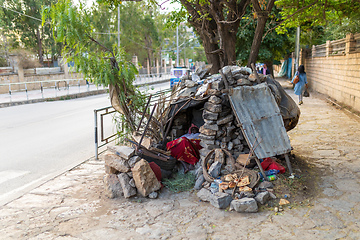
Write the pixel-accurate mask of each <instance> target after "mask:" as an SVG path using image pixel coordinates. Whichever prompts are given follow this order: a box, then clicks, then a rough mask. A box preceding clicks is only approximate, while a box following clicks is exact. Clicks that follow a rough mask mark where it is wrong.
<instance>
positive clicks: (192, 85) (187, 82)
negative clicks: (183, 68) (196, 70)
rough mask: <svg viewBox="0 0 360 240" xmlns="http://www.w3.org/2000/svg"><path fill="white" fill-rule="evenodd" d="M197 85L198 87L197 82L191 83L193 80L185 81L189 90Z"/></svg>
mask: <svg viewBox="0 0 360 240" xmlns="http://www.w3.org/2000/svg"><path fill="white" fill-rule="evenodd" d="M196 85H198V84H197V83H196V82H194V81H191V80H186V81H185V86H186V87H187V88H192V87H195V86H196Z"/></svg>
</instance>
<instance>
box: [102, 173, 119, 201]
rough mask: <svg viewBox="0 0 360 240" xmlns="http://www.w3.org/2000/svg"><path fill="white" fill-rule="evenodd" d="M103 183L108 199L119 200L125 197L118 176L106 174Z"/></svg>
mask: <svg viewBox="0 0 360 240" xmlns="http://www.w3.org/2000/svg"><path fill="white" fill-rule="evenodd" d="M103 181H104V187H105V195H106V196H107V197H108V198H117V197H121V196H123V191H122V188H121V184H120V182H119V179H118V177H117V176H116V174H105V176H104V179H103Z"/></svg>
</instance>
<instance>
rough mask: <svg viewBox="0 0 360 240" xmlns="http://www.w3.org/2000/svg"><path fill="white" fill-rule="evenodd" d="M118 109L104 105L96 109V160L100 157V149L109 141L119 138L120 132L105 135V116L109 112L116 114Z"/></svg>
mask: <svg viewBox="0 0 360 240" xmlns="http://www.w3.org/2000/svg"><path fill="white" fill-rule="evenodd" d="M116 113H117V111H116V110H115V109H114V108H113V107H112V106H109V107H104V108H100V109H95V110H94V124H95V160H98V159H99V149H100V148H101V147H103V146H105V145H107V144H108V143H111V142H113V141H115V140H116V139H117V136H118V134H117V133H113V134H111V135H109V136H105V133H104V116H106V115H109V114H116ZM98 115H99V117H100V136H101V138H100V142H99V132H98Z"/></svg>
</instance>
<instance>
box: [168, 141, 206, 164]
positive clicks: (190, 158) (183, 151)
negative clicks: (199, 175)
mask: <svg viewBox="0 0 360 240" xmlns="http://www.w3.org/2000/svg"><path fill="white" fill-rule="evenodd" d="M166 148H167V150H170V151H171V156H173V157H174V158H176V159H177V160H179V161H184V162H187V163H189V164H192V165H194V164H195V163H197V162H198V161H199V158H200V154H199V150H200V149H201V148H202V147H201V146H200V140H195V139H190V140H189V139H187V138H186V137H181V138H178V139H175V140H174V141H171V142H168V143H167V144H166Z"/></svg>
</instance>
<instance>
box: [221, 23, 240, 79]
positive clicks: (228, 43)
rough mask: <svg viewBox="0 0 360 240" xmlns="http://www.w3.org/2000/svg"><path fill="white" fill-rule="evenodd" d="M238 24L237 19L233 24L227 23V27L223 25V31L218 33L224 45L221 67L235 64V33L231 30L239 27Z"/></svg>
mask: <svg viewBox="0 0 360 240" xmlns="http://www.w3.org/2000/svg"><path fill="white" fill-rule="evenodd" d="M239 24H240V21H237V22H236V23H235V24H231V25H228V27H227V26H224V28H223V31H222V32H221V33H220V34H221V38H222V41H223V46H224V47H223V48H224V58H223V61H224V62H223V66H221V67H224V66H228V65H235V64H236V51H235V50H236V34H234V32H233V31H234V30H235V29H238V28H239ZM218 72H219V70H218Z"/></svg>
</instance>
